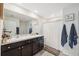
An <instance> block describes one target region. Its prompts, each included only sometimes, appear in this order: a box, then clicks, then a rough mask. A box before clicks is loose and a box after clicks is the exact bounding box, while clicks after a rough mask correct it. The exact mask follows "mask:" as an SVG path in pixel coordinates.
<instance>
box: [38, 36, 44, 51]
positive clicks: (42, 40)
mask: <svg viewBox="0 0 79 59" xmlns="http://www.w3.org/2000/svg"><path fill="white" fill-rule="evenodd" d="M39 42H40V50H42V49H43V47H44V37H40V38H39Z"/></svg>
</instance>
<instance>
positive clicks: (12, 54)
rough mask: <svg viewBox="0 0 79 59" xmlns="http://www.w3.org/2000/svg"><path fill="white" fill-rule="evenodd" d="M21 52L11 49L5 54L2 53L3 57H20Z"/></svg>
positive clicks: (18, 49) (17, 49)
mask: <svg viewBox="0 0 79 59" xmlns="http://www.w3.org/2000/svg"><path fill="white" fill-rule="evenodd" d="M20 54H21V51H20V48H15V49H11V50H8V51H5V52H2V54H1V55H2V56H20Z"/></svg>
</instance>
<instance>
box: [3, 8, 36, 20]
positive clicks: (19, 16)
mask: <svg viewBox="0 0 79 59" xmlns="http://www.w3.org/2000/svg"><path fill="white" fill-rule="evenodd" d="M4 16H5V17H12V18H17V19H19V20H22V21H32V20H35V19H34V18H32V17H29V16H26V15H22V14H19V13H16V12H13V11H10V10H7V9H5V11H4Z"/></svg>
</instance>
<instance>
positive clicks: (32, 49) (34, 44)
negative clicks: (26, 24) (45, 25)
mask: <svg viewBox="0 0 79 59" xmlns="http://www.w3.org/2000/svg"><path fill="white" fill-rule="evenodd" d="M14 39H15V40H14ZM43 47H44V37H43V36H42V35H31V36H24V37H19V38H13V39H11V40H10V41H9V42H8V43H5V44H2V45H1V55H2V56H32V55H35V54H36V53H38V52H39V51H41V50H42V49H43Z"/></svg>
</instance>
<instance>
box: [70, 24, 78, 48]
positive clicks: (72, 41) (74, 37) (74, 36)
mask: <svg viewBox="0 0 79 59" xmlns="http://www.w3.org/2000/svg"><path fill="white" fill-rule="evenodd" d="M77 38H78V36H77V32H76V29H75V26H74V24H72V26H71V30H70V35H69V46H70V48H73V45H77Z"/></svg>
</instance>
